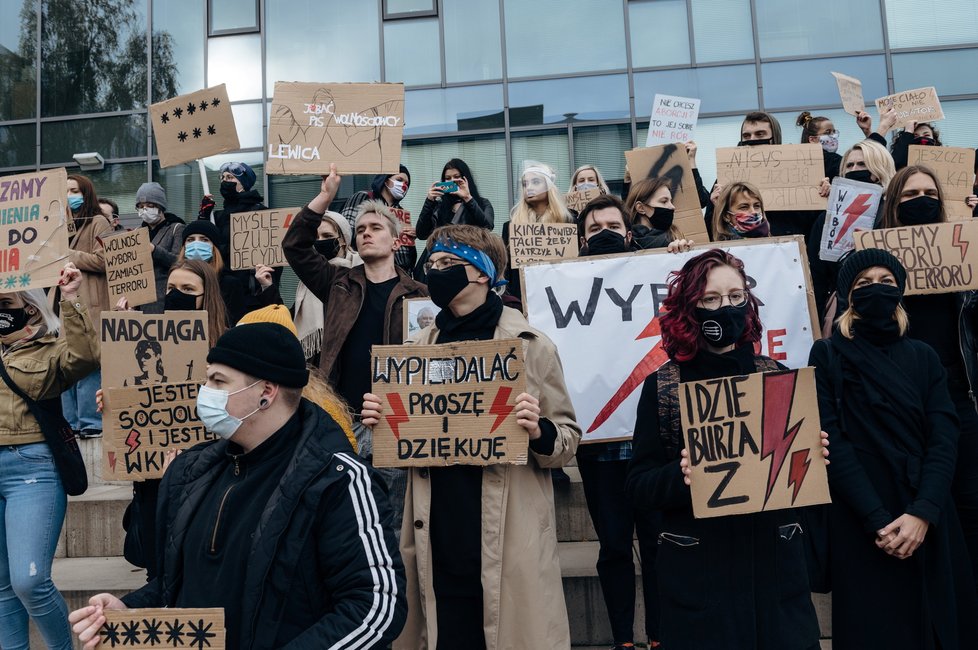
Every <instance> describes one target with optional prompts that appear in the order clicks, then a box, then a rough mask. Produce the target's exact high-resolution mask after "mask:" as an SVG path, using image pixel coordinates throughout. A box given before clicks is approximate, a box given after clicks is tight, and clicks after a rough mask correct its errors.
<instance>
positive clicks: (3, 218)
mask: <svg viewBox="0 0 978 650" xmlns="http://www.w3.org/2000/svg"><path fill="white" fill-rule="evenodd" d="M67 197H68V177H67V174H66V173H65V170H64V167H61V168H58V169H49V170H47V171H43V172H31V173H29V174H17V175H15V176H4V177H3V178H0V291H8V292H9V291H26V290H28V289H40V288H43V287H53V286H54V285H56V284H58V280H59V279H60V277H61V269H62V267H64V265H65V263H66V262H67V261H68V224H69V217H68V214H67V209H66V208H65V202H66V201H67Z"/></svg>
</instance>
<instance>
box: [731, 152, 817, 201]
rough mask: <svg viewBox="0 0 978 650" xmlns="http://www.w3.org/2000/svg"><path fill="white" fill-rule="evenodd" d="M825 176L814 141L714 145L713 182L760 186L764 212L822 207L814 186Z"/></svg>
mask: <svg viewBox="0 0 978 650" xmlns="http://www.w3.org/2000/svg"><path fill="white" fill-rule="evenodd" d="M823 178H825V161H824V159H823V158H822V147H821V146H820V145H817V144H767V145H757V146H753V147H722V148H720V149H717V182H718V183H720V184H721V185H729V184H730V183H736V182H738V181H739V182H744V183H750V184H751V185H754V186H755V187H757V188H758V189H759V190H761V196H762V197H763V198H764V207H765V209H766V210H767V211H768V212H777V211H778V210H824V209H825V204H826V201H825V198H824V197H822V196H819V194H818V188H819V185H821V183H822V179H823Z"/></svg>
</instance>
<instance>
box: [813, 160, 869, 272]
mask: <svg viewBox="0 0 978 650" xmlns="http://www.w3.org/2000/svg"><path fill="white" fill-rule="evenodd" d="M882 198H883V188H882V187H881V186H879V185H877V184H876V183H861V182H859V181H852V180H848V179H845V178H843V177H842V176H836V177H835V178H833V179H832V189H831V190H830V191H829V206H828V209H827V210H826V212H825V226H824V227H823V228H822V243H821V245H820V246H819V250H818V257H819V259H821V260H823V261H826V262H838V261H839V259H841V258H842V256H843V255H845V254H846V253H848V252H849V251H851V250H852V249H853V248H854V247H855V243H854V241H853V234H854V233H855V232H856V231H857V230H871V229H872V228H873V222H874V221H875V220H876V214H877V212H879V207H880V200H881V199H882Z"/></svg>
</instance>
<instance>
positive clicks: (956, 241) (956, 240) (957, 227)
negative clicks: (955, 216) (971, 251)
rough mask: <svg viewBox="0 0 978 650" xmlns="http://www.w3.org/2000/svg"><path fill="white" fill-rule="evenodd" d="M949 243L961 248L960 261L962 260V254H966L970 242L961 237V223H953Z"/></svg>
mask: <svg viewBox="0 0 978 650" xmlns="http://www.w3.org/2000/svg"><path fill="white" fill-rule="evenodd" d="M951 244H952V245H954V246H957V247H958V248H960V249H961V261H962V262H963V261H964V256H965V255H967V254H968V246H970V245H971V244H970V243H969V242H967V241H963V240H962V239H961V224H960V223H956V224H954V234H953V235H952V237H951Z"/></svg>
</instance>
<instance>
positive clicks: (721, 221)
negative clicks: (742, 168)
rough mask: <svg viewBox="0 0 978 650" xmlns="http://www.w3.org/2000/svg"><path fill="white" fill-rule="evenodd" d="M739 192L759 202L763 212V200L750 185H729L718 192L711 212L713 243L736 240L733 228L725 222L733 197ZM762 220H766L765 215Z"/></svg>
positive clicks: (757, 191) (759, 193)
mask: <svg viewBox="0 0 978 650" xmlns="http://www.w3.org/2000/svg"><path fill="white" fill-rule="evenodd" d="M740 192H745V193H746V194H747V196H749V197H750V198H752V199H756V200H757V201H760V202H761V212H764V198H763V197H762V196H761V191H760V190H759V189H757V188H756V187H754V186H753V185H751V184H750V183H731V184H730V185H728V186H726V187H725V188H723V191H722V192H720V197H719V198H718V199H717V204H716V206H715V208H714V210H713V224H712V225H713V233H712V234H713V241H726V240H728V239H736V238H737V237H736V236H735V235H734V234H733V226H731V225H730V222H729V221H728V220H727V212H728V211H729V208H730V202H731V201H732V200H733V197H734V195H735V194H738V193H740ZM764 218H765V219H766V218H767V215H766V214H765V217H764Z"/></svg>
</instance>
